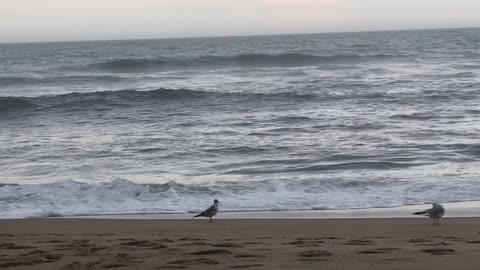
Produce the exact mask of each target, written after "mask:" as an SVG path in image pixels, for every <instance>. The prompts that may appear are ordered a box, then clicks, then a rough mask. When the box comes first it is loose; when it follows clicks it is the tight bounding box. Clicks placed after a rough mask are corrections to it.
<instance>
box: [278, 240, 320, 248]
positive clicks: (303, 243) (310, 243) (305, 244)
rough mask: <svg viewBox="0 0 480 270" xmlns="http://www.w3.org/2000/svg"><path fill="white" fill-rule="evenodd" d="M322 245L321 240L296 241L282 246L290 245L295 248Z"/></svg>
mask: <svg viewBox="0 0 480 270" xmlns="http://www.w3.org/2000/svg"><path fill="white" fill-rule="evenodd" d="M323 243H325V241H323V240H296V241H293V242H289V243H284V245H292V246H297V247H316V246H320V244H323Z"/></svg>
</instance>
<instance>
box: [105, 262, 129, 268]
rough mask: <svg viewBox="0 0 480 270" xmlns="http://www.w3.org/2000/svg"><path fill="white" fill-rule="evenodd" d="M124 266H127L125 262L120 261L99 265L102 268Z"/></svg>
mask: <svg viewBox="0 0 480 270" xmlns="http://www.w3.org/2000/svg"><path fill="white" fill-rule="evenodd" d="M124 266H128V265H127V264H122V263H108V264H104V265H101V267H102V268H107V269H108V268H118V267H124Z"/></svg>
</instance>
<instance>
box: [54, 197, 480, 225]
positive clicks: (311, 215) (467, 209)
mask: <svg viewBox="0 0 480 270" xmlns="http://www.w3.org/2000/svg"><path fill="white" fill-rule="evenodd" d="M442 205H443V206H444V207H445V208H446V214H445V217H451V218H461V217H480V201H468V202H453V203H444V204H442ZM220 207H221V206H220ZM428 208H431V204H422V205H407V206H400V207H393V208H366V209H347V210H291V211H290V210H289V211H248V212H242V211H234V212H222V211H221V210H220V212H219V214H218V215H217V216H215V218H214V219H364V218H367V219H378V218H419V216H414V215H413V214H412V213H413V212H417V211H422V210H425V209H428ZM194 214H195V213H182V214H176V213H172V214H163V213H162V214H111V215H79V216H62V217H51V218H67V219H71V218H73V219H161V220H169V219H173V220H178V219H180V220H183V219H192V216H194ZM48 218H50V217H48ZM420 218H421V216H420ZM200 219H201V218H200Z"/></svg>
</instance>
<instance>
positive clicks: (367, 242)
mask: <svg viewBox="0 0 480 270" xmlns="http://www.w3.org/2000/svg"><path fill="white" fill-rule="evenodd" d="M343 244H344V245H350V246H368V245H374V244H375V243H374V242H373V241H371V240H362V239H358V240H350V241H347V242H345V243H343Z"/></svg>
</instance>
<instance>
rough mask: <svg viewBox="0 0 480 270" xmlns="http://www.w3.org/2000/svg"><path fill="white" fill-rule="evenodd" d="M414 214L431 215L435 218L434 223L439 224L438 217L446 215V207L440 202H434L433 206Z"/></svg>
mask: <svg viewBox="0 0 480 270" xmlns="http://www.w3.org/2000/svg"><path fill="white" fill-rule="evenodd" d="M413 214H414V215H424V216H426V217H430V218H432V219H433V224H438V219H439V218H441V217H443V215H445V208H443V206H442V205H441V204H439V203H432V208H430V209H427V210H425V211H421V212H416V213H413Z"/></svg>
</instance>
